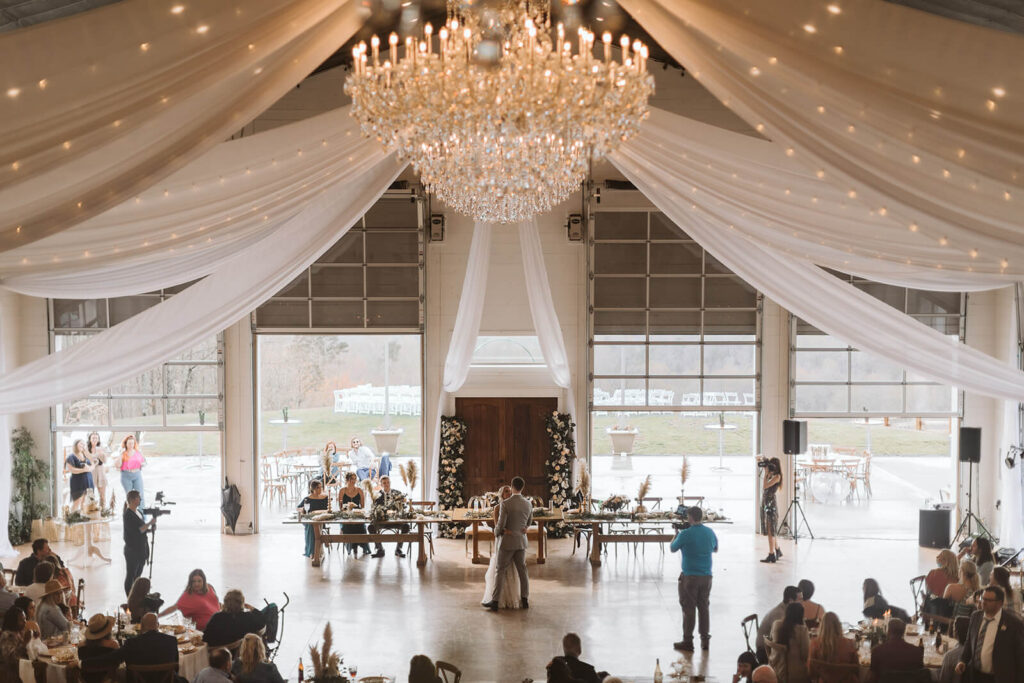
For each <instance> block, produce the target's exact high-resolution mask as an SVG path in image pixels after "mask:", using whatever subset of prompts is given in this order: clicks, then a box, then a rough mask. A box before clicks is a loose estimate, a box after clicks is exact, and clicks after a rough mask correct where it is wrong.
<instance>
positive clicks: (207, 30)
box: [0, 0, 366, 251]
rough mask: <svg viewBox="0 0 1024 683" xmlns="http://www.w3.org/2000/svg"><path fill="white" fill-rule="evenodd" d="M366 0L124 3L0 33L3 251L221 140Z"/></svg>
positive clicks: (330, 46)
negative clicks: (357, 0)
mask: <svg viewBox="0 0 1024 683" xmlns="http://www.w3.org/2000/svg"><path fill="white" fill-rule="evenodd" d="M361 4H362V3H358V2H356V0H288V1H283V0H246V2H244V3H238V2H236V1H235V0H203V1H202V2H192V3H175V2H122V3H115V4H113V5H109V6H106V7H103V8H100V9H96V10H93V11H90V12H83V13H81V14H77V15H75V16H73V17H69V18H67V19H63V20H60V21H52V22H46V23H43V24H41V25H39V26H35V27H31V28H26V29H21V30H18V31H12V32H10V33H7V34H5V35H3V36H0V251H2V250H7V249H11V248H13V247H16V246H19V245H24V244H28V243H30V242H32V241H33V240H37V239H39V238H41V237H44V236H45V235H48V234H53V233H57V232H59V231H61V230H65V229H67V228H68V227H70V226H72V225H74V224H76V223H78V222H80V221H83V220H85V219H87V218H89V217H90V216H94V215H97V214H99V213H101V212H103V211H104V210H106V209H109V208H111V207H113V206H115V205H117V204H119V203H121V202H123V201H125V200H128V199H131V198H132V197H134V196H135V195H136V194H137V193H138V192H140V191H142V190H145V189H146V188H148V187H150V186H152V185H153V184H154V183H156V182H158V181H160V180H161V179H162V178H164V177H166V176H168V175H169V174H170V173H172V172H173V171H175V170H176V169H178V168H180V167H182V166H184V165H185V164H186V163H187V162H188V161H190V160H192V159H194V158H196V157H198V156H199V155H200V154H201V153H202V152H204V151H206V150H208V149H210V148H212V147H214V146H215V145H217V144H218V143H220V142H222V141H223V140H224V139H225V138H227V137H228V136H229V135H230V134H231V133H233V132H235V131H237V130H238V129H240V128H241V127H242V126H243V125H244V124H246V123H247V122H249V121H250V120H252V119H253V118H254V117H255V116H256V115H257V114H259V113H260V112H262V111H263V110H264V109H266V108H267V107H268V106H269V105H271V104H272V103H273V102H275V101H276V100H278V99H279V98H280V97H281V96H282V95H284V94H285V93H286V92H288V90H289V89H290V88H292V87H294V86H295V85H296V84H297V83H299V82H300V81H301V80H302V79H303V78H305V77H306V76H307V75H308V74H309V73H310V72H311V71H312V70H313V69H315V68H316V67H317V66H318V65H319V64H320V63H321V62H323V60H324V59H326V58H327V57H328V56H330V55H331V54H332V53H333V52H334V51H335V50H336V49H337V48H338V46H339V45H341V44H342V43H343V42H344V41H345V40H346V39H347V38H348V37H349V36H350V35H352V33H354V32H355V30H356V29H357V28H359V26H360V25H361V24H362V22H363V20H364V19H365V15H366V13H365V11H364V9H363V8H362V7H361Z"/></svg>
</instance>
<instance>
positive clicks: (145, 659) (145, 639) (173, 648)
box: [116, 631, 178, 665]
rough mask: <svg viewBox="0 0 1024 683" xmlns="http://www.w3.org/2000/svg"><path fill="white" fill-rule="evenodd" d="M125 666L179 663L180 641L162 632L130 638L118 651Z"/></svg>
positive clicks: (147, 633)
mask: <svg viewBox="0 0 1024 683" xmlns="http://www.w3.org/2000/svg"><path fill="white" fill-rule="evenodd" d="M116 652H117V653H118V654H119V655H120V659H121V661H122V662H124V663H125V664H143V665H152V664H169V663H170V662H177V661H178V639H177V638H175V637H174V636H170V635H167V634H166V633H160V631H146V632H145V633H143V634H142V635H139V636H136V637H134V638H129V639H128V640H126V641H125V643H124V647H122V648H121V649H120V650H116Z"/></svg>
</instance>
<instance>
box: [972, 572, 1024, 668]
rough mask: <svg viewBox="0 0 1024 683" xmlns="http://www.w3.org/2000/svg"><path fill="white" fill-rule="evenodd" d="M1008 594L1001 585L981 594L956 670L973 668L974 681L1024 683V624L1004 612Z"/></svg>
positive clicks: (988, 588)
mask: <svg viewBox="0 0 1024 683" xmlns="http://www.w3.org/2000/svg"><path fill="white" fill-rule="evenodd" d="M1005 599H1006V596H1005V595H1004V594H1003V589H1002V588H1000V587H999V586H989V587H987V588H986V589H985V592H984V593H982V595H981V610H980V611H977V612H975V613H974V614H972V615H971V625H970V628H969V630H968V636H967V643H966V644H965V645H964V649H963V652H962V653H961V654H960V663H959V664H957V665H956V671H957V673H959V674H963V673H964V672H965V671H967V670H968V669H970V670H971V675H970V680H971V682H972V683H1022V682H1024V623H1021V621H1020V619H1018V618H1017V617H1015V616H1014V615H1012V614H1010V613H1009V612H1004V611H1003V602H1004V601H1005Z"/></svg>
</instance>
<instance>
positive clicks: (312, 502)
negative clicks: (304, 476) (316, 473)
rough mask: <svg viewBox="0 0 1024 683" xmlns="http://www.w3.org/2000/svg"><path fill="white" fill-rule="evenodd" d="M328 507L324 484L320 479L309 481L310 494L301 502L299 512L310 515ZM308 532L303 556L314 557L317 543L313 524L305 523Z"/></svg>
mask: <svg viewBox="0 0 1024 683" xmlns="http://www.w3.org/2000/svg"><path fill="white" fill-rule="evenodd" d="M326 509H327V494H326V493H324V484H323V482H322V481H320V480H319V479H314V480H313V481H311V482H309V495H308V496H306V497H305V498H303V499H302V502H301V503H299V514H300V515H309V514H315V513H317V512H322V511H323V510H326ZM302 526H303V527H305V532H306V552H304V553H303V554H302V556H303V557H313V551H314V549H315V548H314V546H315V545H316V539H315V535H314V533H313V525H312V524H303V525H302Z"/></svg>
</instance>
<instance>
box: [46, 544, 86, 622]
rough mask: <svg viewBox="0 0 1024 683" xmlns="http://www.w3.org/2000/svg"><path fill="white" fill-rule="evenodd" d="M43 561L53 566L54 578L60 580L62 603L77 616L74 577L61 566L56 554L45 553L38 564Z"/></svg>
mask: <svg viewBox="0 0 1024 683" xmlns="http://www.w3.org/2000/svg"><path fill="white" fill-rule="evenodd" d="M43 563H46V564H49V565H50V566H51V567H53V578H54V580H55V581H58V582H60V585H61V587H63V588H64V604H65V605H67V606H68V607H69V608H70V609H71V614H72V615H73V616H75V617H76V618H77V616H78V595H77V594H76V593H75V577H74V576H72V575H71V570H70V569H68V568H67V567H65V566H62V565H61V563H60V561H59V560H58V559H57V556H56V555H47V556H46V557H44V558H43V561H42V562H40V563H39V564H40V566H42V564H43Z"/></svg>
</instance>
